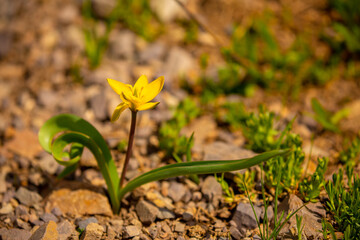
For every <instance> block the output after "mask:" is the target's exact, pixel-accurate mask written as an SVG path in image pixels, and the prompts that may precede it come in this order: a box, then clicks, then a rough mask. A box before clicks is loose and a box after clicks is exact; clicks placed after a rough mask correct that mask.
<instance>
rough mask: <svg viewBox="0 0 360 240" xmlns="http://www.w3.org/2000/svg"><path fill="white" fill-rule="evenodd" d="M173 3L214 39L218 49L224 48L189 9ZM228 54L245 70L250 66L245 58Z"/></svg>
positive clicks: (181, 4)
mask: <svg viewBox="0 0 360 240" xmlns="http://www.w3.org/2000/svg"><path fill="white" fill-rule="evenodd" d="M175 1H176V2H177V3H178V4H179V5H180V7H181V8H182V9H183V10H184V11H185V12H186V14H187V15H188V16H189V17H190V18H191V19H192V20H194V21H195V22H196V23H197V24H198V25H199V26H200V27H201V28H202V29H203V30H205V31H206V32H208V33H209V34H210V35H211V36H212V37H213V38H214V39H215V42H216V45H217V47H218V48H219V49H221V48H223V47H224V46H225V44H224V42H223V41H222V40H221V38H219V37H218V36H217V35H216V34H215V33H214V32H213V31H212V30H211V29H210V28H209V27H208V26H207V25H206V24H204V23H202V22H201V21H200V20H199V19H198V18H197V17H196V16H195V15H194V14H193V13H192V12H190V11H189V9H187V8H186V6H185V5H184V4H183V3H182V2H181V1H180V0H175ZM230 54H231V59H232V60H233V61H236V62H238V63H240V64H241V65H243V66H244V67H246V68H249V67H250V66H251V62H250V61H249V60H247V59H245V58H241V57H239V56H237V55H235V54H233V53H230Z"/></svg>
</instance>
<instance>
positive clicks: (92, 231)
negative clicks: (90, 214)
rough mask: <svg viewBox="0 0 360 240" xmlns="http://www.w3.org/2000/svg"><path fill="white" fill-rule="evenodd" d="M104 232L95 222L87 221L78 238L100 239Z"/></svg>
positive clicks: (82, 239)
mask: <svg viewBox="0 0 360 240" xmlns="http://www.w3.org/2000/svg"><path fill="white" fill-rule="evenodd" d="M103 233H104V228H103V227H102V226H101V225H99V224H97V223H94V222H92V223H89V224H88V225H87V227H86V228H85V231H84V232H83V234H81V237H80V240H100V239H101V236H102V235H103Z"/></svg>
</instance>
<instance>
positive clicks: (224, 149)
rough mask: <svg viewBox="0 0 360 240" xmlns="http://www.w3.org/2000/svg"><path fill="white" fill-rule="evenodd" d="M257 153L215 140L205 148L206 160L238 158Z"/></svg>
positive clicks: (248, 156) (252, 155)
mask: <svg viewBox="0 0 360 240" xmlns="http://www.w3.org/2000/svg"><path fill="white" fill-rule="evenodd" d="M255 155H256V154H255V153H254V152H253V151H250V150H247V149H244V148H241V147H238V146H235V145H230V144H229V143H225V142H213V143H211V144H209V145H206V146H205V148H204V160H237V159H242V158H250V157H254V156H255Z"/></svg>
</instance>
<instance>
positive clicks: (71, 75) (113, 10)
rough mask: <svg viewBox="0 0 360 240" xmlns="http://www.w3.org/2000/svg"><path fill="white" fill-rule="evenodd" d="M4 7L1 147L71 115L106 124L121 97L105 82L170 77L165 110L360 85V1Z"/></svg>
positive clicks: (0, 18) (17, 3)
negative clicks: (18, 132) (191, 101)
mask: <svg viewBox="0 0 360 240" xmlns="http://www.w3.org/2000/svg"><path fill="white" fill-rule="evenodd" d="M0 4H1V5H0V84H1V85H0V89H1V90H0V103H1V104H0V109H1V119H2V121H1V124H0V134H1V136H3V135H4V131H5V130H6V129H7V128H8V127H9V126H11V127H14V128H17V129H18V128H19V129H20V128H26V127H30V128H33V129H38V128H39V126H40V125H41V123H42V122H43V119H46V118H48V117H49V116H51V115H53V114H54V113H58V112H65V111H66V112H71V113H76V114H78V115H80V116H86V118H87V119H90V120H96V121H107V120H108V119H109V116H110V114H111V112H112V109H113V108H114V106H116V104H117V103H118V98H117V96H116V95H115V94H114V93H111V90H110V88H109V87H108V86H107V82H106V78H113V79H116V80H119V81H122V82H127V83H133V82H134V81H135V80H136V79H137V77H138V76H140V75H141V74H145V75H147V76H148V78H149V79H154V78H155V77H156V76H160V75H164V76H165V79H166V84H165V90H166V92H164V94H163V95H162V97H163V98H166V100H165V102H164V104H162V107H163V108H166V107H168V106H172V105H176V104H177V103H178V101H179V100H181V99H183V98H184V97H186V96H187V95H193V96H198V97H199V98H200V99H201V101H202V102H204V103H207V102H212V101H214V100H215V99H217V98H218V97H219V96H228V95H231V94H235V95H239V96H246V97H251V96H254V95H255V94H257V92H259V91H262V90H265V91H266V92H269V91H270V92H273V93H275V94H278V95H281V98H282V101H284V100H285V101H297V100H298V99H301V98H300V95H301V92H302V90H303V89H304V88H309V87H313V86H325V85H326V84H328V83H331V82H334V81H351V80H354V79H355V80H356V79H358V78H359V75H360V68H359V52H360V20H359V12H360V8H359V7H358V2H357V1H356V0H347V1H344V0H328V1H326V0H316V1H260V0H259V1H239V0H222V1H217V0H196V1H195V0H194V1H186V0H134V1H130V0H121V1H116V0H104V1H102V0H86V1H79V0H78V1H57V0H54V1H40V0H39V1H37V0H34V1H21V0H12V1H6V0H5V1H1V3H0ZM356 84H357V85H356V88H352V87H351V86H350V87H348V88H350V90H351V89H352V90H353V91H355V90H358V81H356ZM340 85H342V84H340ZM347 85H348V84H344V88H346V86H347ZM336 88H337V89H338V90H341V86H340V88H338V87H336ZM258 89H261V90H258ZM335 94H336V93H335ZM350 96H351V95H348V97H350ZM333 97H334V96H331V98H333ZM342 101H346V99H345V100H344V99H342ZM333 104H335V103H333ZM335 105H336V104H335ZM160 107H161V105H160ZM329 107H330V108H333V109H334V108H335V107H336V106H332V105H331V102H330V106H329Z"/></svg>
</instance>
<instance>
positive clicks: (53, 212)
mask: <svg viewBox="0 0 360 240" xmlns="http://www.w3.org/2000/svg"><path fill="white" fill-rule="evenodd" d="M51 213H52V214H54V215H55V216H57V217H60V216H61V215H62V212H61V210H60V208H58V207H54V208H53V209H51Z"/></svg>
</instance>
